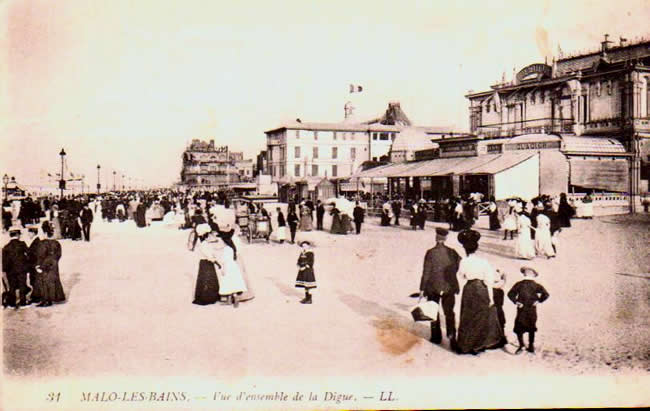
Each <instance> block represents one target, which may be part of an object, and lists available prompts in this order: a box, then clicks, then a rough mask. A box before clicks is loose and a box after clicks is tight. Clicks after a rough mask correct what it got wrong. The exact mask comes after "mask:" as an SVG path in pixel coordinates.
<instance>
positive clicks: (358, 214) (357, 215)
mask: <svg viewBox="0 0 650 411" xmlns="http://www.w3.org/2000/svg"><path fill="white" fill-rule="evenodd" d="M364 215H365V212H364V211H363V208H361V206H360V205H359V202H358V201H357V202H356V205H355V207H354V210H353V211H352V217H353V218H354V225H355V227H356V229H357V234H361V224H362V223H363V217H364Z"/></svg>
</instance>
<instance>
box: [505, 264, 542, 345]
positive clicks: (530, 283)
mask: <svg viewBox="0 0 650 411" xmlns="http://www.w3.org/2000/svg"><path fill="white" fill-rule="evenodd" d="M520 271H521V273H522V274H523V276H524V279H523V280H521V281H519V282H518V283H516V284H515V285H513V286H512V288H511V289H510V291H508V298H509V299H510V301H512V302H513V303H514V304H516V305H517V316H516V317H515V327H514V332H515V334H517V339H518V340H519V348H518V349H517V351H516V352H515V353H516V354H519V353H520V352H521V351H522V350H523V349H524V333H528V348H527V351H528V352H531V353H534V352H535V332H536V331H537V304H539V303H543V302H544V301H546V300H547V299H548V297H549V294H548V292H547V291H546V289H545V288H544V287H543V286H541V285H540V284H538V283H537V282H536V281H535V280H533V278H536V277H538V276H539V273H538V272H537V271H536V270H535V269H534V268H531V267H521V270H520Z"/></svg>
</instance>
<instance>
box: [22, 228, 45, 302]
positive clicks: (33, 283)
mask: <svg viewBox="0 0 650 411" xmlns="http://www.w3.org/2000/svg"><path fill="white" fill-rule="evenodd" d="M38 234H39V233H38V225H36V224H28V225H27V241H26V242H25V244H26V245H27V257H28V259H29V271H28V276H27V278H28V280H29V285H28V286H27V289H28V290H29V291H28V294H27V303H28V304H31V303H38V302H41V290H40V287H39V282H38V281H37V279H38V272H37V271H36V266H37V265H38V261H37V260H38V258H37V255H36V250H37V249H38V245H39V243H40V242H41V239H40V237H39V235H38Z"/></svg>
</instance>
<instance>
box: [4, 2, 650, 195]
mask: <svg viewBox="0 0 650 411" xmlns="http://www.w3.org/2000/svg"><path fill="white" fill-rule="evenodd" d="M0 16H1V17H0V19H1V21H2V26H3V28H4V30H2V31H1V32H0V53H1V54H0V138H1V142H0V174H1V175H4V174H5V173H7V174H9V175H10V176H16V177H17V179H18V181H19V182H24V183H28V184H38V182H39V177H40V175H41V174H43V173H47V172H51V173H54V172H57V171H58V170H59V168H60V159H59V156H58V153H59V151H60V150H61V148H62V147H64V148H65V150H66V152H67V153H68V159H67V160H68V166H69V169H70V170H71V171H73V172H75V173H79V174H85V175H86V176H87V179H86V182H87V183H88V184H90V185H91V187H94V185H95V184H96V183H97V170H96V166H97V164H100V165H101V166H102V184H103V185H105V184H106V183H107V182H109V183H110V185H112V171H113V170H118V173H119V174H125V175H127V176H129V177H131V178H133V179H136V178H137V179H140V180H141V181H143V182H144V183H145V184H156V185H167V184H171V183H173V182H174V181H177V180H178V179H179V173H180V168H181V154H182V152H183V150H184V148H185V145H186V144H187V142H188V141H189V140H191V139H193V138H202V139H206V140H207V139H214V140H215V142H216V144H217V145H229V146H230V148H231V150H232V151H244V154H245V156H246V157H247V158H254V156H255V155H256V154H257V153H258V152H259V151H260V150H262V149H264V147H265V142H266V141H265V135H264V131H265V130H269V129H271V128H274V127H276V126H278V125H280V124H281V123H282V122H283V121H288V120H293V119H295V118H301V119H302V120H303V121H318V122H337V121H341V120H342V119H343V105H344V104H345V102H346V101H348V100H349V99H351V100H352V101H353V103H354V105H355V106H356V107H357V111H356V115H357V117H358V118H359V119H362V120H365V119H369V118H372V117H375V116H377V115H380V114H381V113H383V111H384V110H385V109H386V106H387V105H388V102H389V101H399V102H401V106H402V109H403V110H404V111H405V112H406V114H407V115H408V116H409V117H410V119H411V120H412V121H413V122H414V123H415V124H418V125H429V126H453V127H455V128H456V129H458V130H459V131H463V130H467V128H468V111H467V107H468V104H467V100H466V99H465V98H464V95H465V94H466V93H467V91H468V90H470V89H472V90H475V91H479V90H488V89H489V87H490V85H492V84H494V83H495V82H496V81H498V80H500V79H501V76H502V73H503V72H505V73H506V77H507V79H510V78H511V77H512V71H513V68H516V69H517V70H519V69H521V68H523V67H524V66H526V65H528V64H532V63H537V62H544V57H545V56H548V57H549V62H550V61H551V59H552V57H553V56H554V55H555V56H557V52H558V45H560V46H561V48H562V50H563V51H564V52H565V53H568V52H577V51H580V50H585V49H588V50H594V49H596V48H598V47H599V42H600V41H601V40H602V38H603V34H604V33H609V34H610V39H612V40H614V41H615V42H618V38H619V36H623V37H626V38H628V39H630V40H634V38H635V37H639V36H650V28H649V25H648V21H650V1H648V0H617V1H612V2H601V1H586V0H580V1H576V0H571V1H567V0H547V1H542V0H540V1H526V0H515V1H503V0H501V1H499V0H495V1H484V0H479V1H456V2H453V1H433V0H432V1H395V0H392V1H378V0H374V1H353V0H345V1H339V0H329V1H319V2H316V1H314V2H312V1H305V0H296V1H248V2H244V1H241V2H234V1H216V0H206V1H199V0H182V1H181V0H178V1H168V0H137V1H136V0H106V1H99V0H97V1H93V0H87V1H86V0H62V1H51V0H15V1H14V0H5V1H0ZM349 84H359V85H362V86H363V87H364V91H363V93H360V94H354V95H352V96H350V95H349V94H348V87H349Z"/></svg>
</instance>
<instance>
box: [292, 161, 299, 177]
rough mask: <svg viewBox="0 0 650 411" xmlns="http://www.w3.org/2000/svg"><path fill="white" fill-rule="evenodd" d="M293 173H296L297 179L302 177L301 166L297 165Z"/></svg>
mask: <svg viewBox="0 0 650 411" xmlns="http://www.w3.org/2000/svg"><path fill="white" fill-rule="evenodd" d="M293 172H294V174H295V175H296V177H300V164H296V165H295V166H294V170H293Z"/></svg>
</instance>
